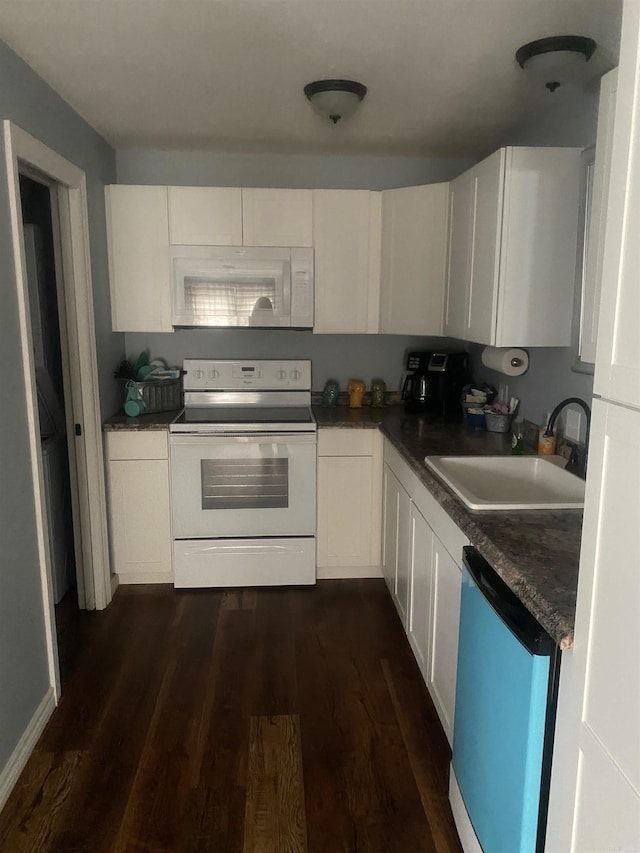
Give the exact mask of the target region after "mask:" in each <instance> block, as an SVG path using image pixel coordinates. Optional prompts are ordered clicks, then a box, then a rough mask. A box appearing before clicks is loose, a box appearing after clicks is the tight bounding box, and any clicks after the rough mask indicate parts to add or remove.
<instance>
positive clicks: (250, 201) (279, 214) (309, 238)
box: [242, 189, 313, 246]
mask: <svg viewBox="0 0 640 853" xmlns="http://www.w3.org/2000/svg"><path fill="white" fill-rule="evenodd" d="M312 211H313V193H312V190H281V189H243V190H242V231H243V243H244V245H245V246H313V229H312V222H313V212H312Z"/></svg>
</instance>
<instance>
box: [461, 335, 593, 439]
mask: <svg viewBox="0 0 640 853" xmlns="http://www.w3.org/2000/svg"><path fill="white" fill-rule="evenodd" d="M483 349H484V347H482V346H479V345H478V344H469V363H470V365H471V371H472V375H473V377H474V379H476V380H477V381H480V382H488V383H489V385H493V387H494V388H496V390H497V389H498V388H499V387H500V384H501V383H507V384H508V386H509V395H510V396H512V397H518V398H519V399H520V401H521V403H520V409H519V414H520V415H521V416H522V417H524V418H526V419H527V420H530V421H533V422H534V423H537V424H542V423H543V419H544V416H545V415H546V414H548V413H549V412H551V410H552V409H553V408H554V406H555V405H556V404H557V403H559V402H560V401H561V400H564V399H566V398H567V397H582V399H583V400H586V402H587V403H589V405H591V394H592V391H593V376H589V375H588V374H584V373H575V372H574V371H573V370H571V367H572V365H573V363H574V358H575V356H574V353H573V351H572V350H571V349H569V348H568V347H535V348H533V349H528V350H527V352H528V353H529V369H528V370H527V372H526V373H523V375H522V376H505V375H504V374H502V373H496V371H495V370H488V369H487V368H486V367H484V365H483V364H482V362H481V355H482V350H483Z"/></svg>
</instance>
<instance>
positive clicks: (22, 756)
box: [0, 687, 56, 810]
mask: <svg viewBox="0 0 640 853" xmlns="http://www.w3.org/2000/svg"><path fill="white" fill-rule="evenodd" d="M55 707H56V700H55V695H54V690H53V687H50V688H49V689H48V690H47V692H46V693H45V695H44V698H43V699H42V702H40V704H39V705H38V707H37V708H36V711H35V713H34V715H33V717H32V718H31V720H30V722H29V725H28V726H27V728H26V729H25V730H24V733H23V735H22V737H21V738H20V740H19V741H18V743H17V745H16V748H15V749H14V750H13V752H12V753H11V756H10V758H9V760H8V761H7V763H6V765H5V766H4V767H3V768H2V771H0V810H2V808H3V807H4V804H5V803H6V802H7V800H8V798H9V794H10V793H11V791H12V790H13V786H14V785H15V784H16V782H17V781H18V777H19V776H20V774H21V773H22V771H23V770H24V766H25V764H26V763H27V761H28V760H29V756H30V755H31V753H32V752H33V748H34V747H35V745H36V743H37V742H38V738H39V737H40V735H41V734H42V732H43V730H44V727H45V726H46V725H47V723H48V721H49V717H50V716H51V714H52V713H53V711H54V710H55Z"/></svg>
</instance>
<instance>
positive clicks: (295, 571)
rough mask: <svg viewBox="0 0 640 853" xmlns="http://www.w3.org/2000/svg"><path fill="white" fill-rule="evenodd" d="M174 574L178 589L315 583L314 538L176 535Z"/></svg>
mask: <svg viewBox="0 0 640 853" xmlns="http://www.w3.org/2000/svg"><path fill="white" fill-rule="evenodd" d="M173 574H174V585H175V586H176V588H178V589H181V588H194V587H236V586H289V585H303V584H306V585H309V584H314V583H315V582H316V544H315V539H314V538H313V537H311V536H309V537H305V536H301V537H298V538H291V539H284V538H283V539H277V538H269V539H195V540H194V539H177V540H175V541H174V543H173Z"/></svg>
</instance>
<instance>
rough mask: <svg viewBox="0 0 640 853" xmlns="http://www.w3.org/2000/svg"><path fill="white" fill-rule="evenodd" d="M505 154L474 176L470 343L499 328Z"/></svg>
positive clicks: (468, 308)
mask: <svg viewBox="0 0 640 853" xmlns="http://www.w3.org/2000/svg"><path fill="white" fill-rule="evenodd" d="M504 153H505V152H504V149H503V150H502V151H497V152H496V153H495V154H493V155H492V156H491V157H487V159H486V160H483V161H482V162H481V163H478V165H477V166H476V168H475V169H474V170H473V173H472V180H471V202H472V210H473V215H472V252H471V269H470V277H469V289H468V298H467V299H466V300H465V304H466V311H467V317H466V335H465V338H466V340H469V341H480V342H483V341H488V340H489V339H490V338H491V337H492V335H493V330H494V329H495V326H496V311H497V304H498V271H499V251H500V221H501V218H502V198H503V190H504V186H503V181H504V160H505V157H504ZM571 283H572V286H573V279H572V281H571Z"/></svg>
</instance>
